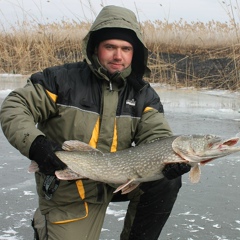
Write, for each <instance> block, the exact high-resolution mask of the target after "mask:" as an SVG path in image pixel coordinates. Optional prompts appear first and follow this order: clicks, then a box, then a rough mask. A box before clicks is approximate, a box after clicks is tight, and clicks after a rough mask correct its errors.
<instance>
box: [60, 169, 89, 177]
mask: <svg viewBox="0 0 240 240" xmlns="http://www.w3.org/2000/svg"><path fill="white" fill-rule="evenodd" d="M55 175H56V177H57V178H58V179H60V180H77V179H86V177H84V176H82V175H80V174H78V173H76V172H74V171H72V170H71V169H70V168H66V169H64V170H58V171H55Z"/></svg>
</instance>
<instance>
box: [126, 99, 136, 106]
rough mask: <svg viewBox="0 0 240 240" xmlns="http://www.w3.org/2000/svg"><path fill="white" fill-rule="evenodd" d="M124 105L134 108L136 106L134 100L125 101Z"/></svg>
mask: <svg viewBox="0 0 240 240" xmlns="http://www.w3.org/2000/svg"><path fill="white" fill-rule="evenodd" d="M126 104H128V105H130V106H135V105H136V101H135V100H134V99H132V100H130V99H127V100H126Z"/></svg>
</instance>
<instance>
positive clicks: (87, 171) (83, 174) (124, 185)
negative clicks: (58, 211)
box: [30, 134, 240, 194]
mask: <svg viewBox="0 0 240 240" xmlns="http://www.w3.org/2000/svg"><path fill="white" fill-rule="evenodd" d="M238 140H239V138H238V137H233V138H230V139H226V140H223V139H222V138H221V137H219V136H215V135H210V134H208V135H182V136H172V137H167V138H163V139H158V140H155V141H153V142H150V143H146V144H141V145H139V146H136V147H132V148H129V149H125V150H122V151H118V152H114V153H102V152H101V151H99V150H97V149H94V148H92V147H91V146H89V145H88V144H86V143H83V142H80V141H77V140H70V141H66V142H64V143H63V146H62V148H63V149H64V150H65V151H58V152H56V155H57V156H58V157H59V158H60V159H61V160H62V161H63V162H64V163H66V165H67V166H68V168H67V169H65V170H61V171H56V173H55V174H56V176H57V177H58V178H59V179H61V180H75V179H85V178H87V179H92V180H96V181H100V182H105V183H109V184H117V185H119V186H118V187H117V189H116V191H115V192H118V191H120V190H121V191H122V193H123V194H125V193H128V192H130V191H132V190H133V189H135V188H136V187H137V186H138V185H139V184H140V183H141V182H148V181H154V180H158V179H161V178H163V174H162V170H163V169H164V167H165V166H166V164H170V163H182V162H184V163H188V164H190V165H191V171H190V180H191V181H192V182H198V181H199V179H200V168H199V165H200V164H206V163H207V162H209V161H212V160H214V159H216V158H220V157H223V156H226V155H229V154H232V153H235V152H238V151H240V147H239V146H235V145H236V143H237V142H238ZM33 168H34V167H32V169H33ZM30 169H31V167H30ZM30 171H31V170H30Z"/></svg>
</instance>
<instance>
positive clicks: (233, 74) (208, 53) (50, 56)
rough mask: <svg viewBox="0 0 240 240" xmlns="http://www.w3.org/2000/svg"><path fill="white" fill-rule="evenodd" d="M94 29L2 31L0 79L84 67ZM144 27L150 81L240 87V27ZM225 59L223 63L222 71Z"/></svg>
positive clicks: (29, 26)
mask: <svg viewBox="0 0 240 240" xmlns="http://www.w3.org/2000/svg"><path fill="white" fill-rule="evenodd" d="M90 26H91V23H90V22H75V21H72V22H70V21H62V22H60V23H52V24H46V25H40V24H35V23H29V22H23V23H21V24H19V25H17V26H15V27H13V26H12V28H11V29H10V30H8V31H6V30H3V31H1V32H0V53H1V55H0V73H21V74H30V73H32V72H35V71H41V70H42V69H44V68H45V67H48V66H53V65H59V64H63V63H66V62H75V61H81V60H82V53H81V41H82V39H83V37H84V36H85V35H86V33H87V31H88V30H89V28H90ZM141 27H142V31H143V34H144V39H145V42H146V45H147V47H148V48H149V50H150V68H151V69H152V71H153V75H152V78H151V79H149V80H150V81H152V82H164V83H165V82H167V83H173V84H175V85H185V86H186V85H187V86H190V85H194V86H197V87H213V88H216V87H217V88H229V89H238V88H239V87H240V86H239V83H238V82H239V78H240V76H239V75H240V72H239V67H240V51H239V50H240V39H239V36H238V34H237V33H238V32H239V28H240V27H239V25H237V24H236V23H235V22H231V21H230V22H229V23H220V22H215V21H211V22H208V23H205V24H204V23H201V22H192V23H187V22H185V21H183V20H180V21H179V22H173V23H168V22H167V21H165V22H162V21H155V22H151V21H146V22H143V23H141ZM219 59H220V60H221V59H223V61H221V64H220V65H219V64H218V62H217V61H219ZM210 60H211V61H212V63H211V64H212V66H213V68H215V69H214V70H215V71H210V70H211V69H210V70H209V69H208V68H209V65H206V66H203V67H200V70H199V64H200V65H201V64H204V63H205V62H206V63H205V64H209V61H210ZM202 68H204V69H205V70H204V71H202ZM197 71H200V72H197Z"/></svg>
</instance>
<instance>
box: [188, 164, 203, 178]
mask: <svg viewBox="0 0 240 240" xmlns="http://www.w3.org/2000/svg"><path fill="white" fill-rule="evenodd" d="M200 176H201V169H200V166H199V164H194V165H193V166H192V168H191V170H190V173H189V179H190V181H191V182H192V183H198V182H199V180H200Z"/></svg>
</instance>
